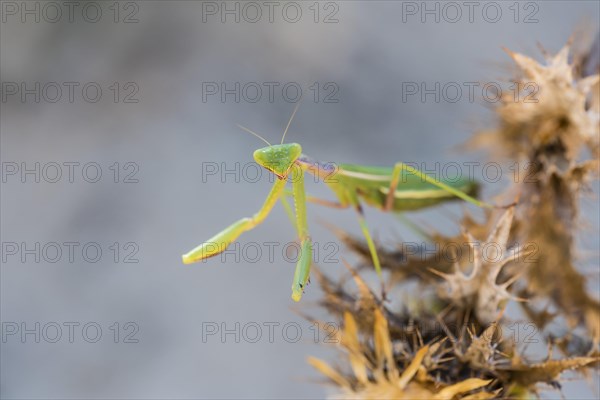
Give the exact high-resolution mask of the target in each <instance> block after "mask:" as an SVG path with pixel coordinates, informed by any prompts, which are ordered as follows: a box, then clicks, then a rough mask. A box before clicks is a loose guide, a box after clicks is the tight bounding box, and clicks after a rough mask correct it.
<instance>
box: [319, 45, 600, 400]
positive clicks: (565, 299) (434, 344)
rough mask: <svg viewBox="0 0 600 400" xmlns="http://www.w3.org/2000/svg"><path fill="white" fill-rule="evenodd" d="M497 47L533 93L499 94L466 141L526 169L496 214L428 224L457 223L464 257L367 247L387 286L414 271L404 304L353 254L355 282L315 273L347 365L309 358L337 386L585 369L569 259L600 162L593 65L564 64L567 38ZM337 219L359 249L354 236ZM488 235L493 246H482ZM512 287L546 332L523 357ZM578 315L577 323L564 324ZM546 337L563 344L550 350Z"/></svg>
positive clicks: (455, 394)
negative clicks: (393, 305)
mask: <svg viewBox="0 0 600 400" xmlns="http://www.w3.org/2000/svg"><path fill="white" fill-rule="evenodd" d="M508 53H509V54H510V56H511V57H512V58H513V60H514V61H515V63H516V64H517V66H518V67H519V68H520V69H521V74H522V76H520V77H519V78H518V81H517V83H518V84H519V87H520V88H522V89H523V90H524V91H526V90H527V87H529V88H531V83H533V84H534V86H535V88H536V92H535V98H536V100H537V101H535V102H526V101H520V102H515V101H514V99H513V98H512V97H511V98H508V97H504V98H503V99H502V102H501V104H500V105H499V106H498V108H497V110H496V111H497V115H498V127H497V129H495V130H493V131H488V132H486V133H484V134H482V135H480V136H479V137H478V139H477V142H478V143H479V144H480V145H483V146H486V147H488V148H489V149H491V153H492V156H494V157H496V158H497V157H500V158H504V159H508V160H512V161H518V162H523V161H524V162H525V164H526V165H528V166H529V168H530V170H529V171H528V174H527V178H528V179H527V180H526V181H525V182H522V183H520V184H519V185H516V187H513V188H510V189H509V192H510V191H512V192H514V190H515V189H516V190H518V192H519V193H520V200H519V204H518V206H517V207H515V208H509V209H508V210H506V211H505V212H504V213H503V215H501V216H500V218H499V219H498V220H497V221H494V219H492V214H491V213H486V220H485V221H484V222H483V223H479V222H477V221H476V220H475V219H473V218H471V217H470V216H469V215H466V216H465V217H464V218H463V220H462V229H463V233H462V234H461V235H460V236H457V237H447V236H443V235H440V234H437V233H435V232H431V233H428V237H429V240H430V241H431V242H432V243H436V244H439V245H440V247H438V248H444V245H446V244H449V243H456V241H458V240H463V241H464V238H465V237H466V239H467V240H468V242H467V243H468V244H469V248H470V254H471V259H469V260H468V261H466V262H465V261H464V260H463V259H460V260H449V259H448V258H447V257H443V256H441V255H440V254H429V255H428V256H426V257H423V256H420V255H414V254H411V255H407V254H405V253H404V252H403V251H401V250H394V251H389V250H386V249H383V248H380V249H378V254H379V256H380V260H381V264H382V267H383V268H384V269H386V270H387V271H389V272H390V275H389V280H388V282H387V285H386V286H387V287H391V288H394V287H402V285H404V283H406V282H407V281H408V280H416V281H417V282H418V283H419V289H418V290H419V292H418V293H414V296H413V299H414V300H412V301H414V302H415V304H416V306H415V307H413V309H411V310H410V311H409V310H408V309H406V308H402V309H401V310H390V309H388V308H386V306H385V305H386V301H385V300H386V297H385V295H383V296H382V297H381V298H378V297H377V296H376V295H375V293H374V292H373V291H371V290H370V289H369V287H368V286H367V284H366V283H365V282H364V281H363V279H362V278H361V276H360V275H359V274H358V272H356V271H354V270H352V268H350V270H351V272H352V276H353V281H354V283H355V284H356V286H357V287H358V293H353V292H351V291H349V290H348V289H347V288H346V287H345V284H344V282H334V281H332V280H331V279H329V278H327V277H326V276H324V275H323V274H321V273H320V272H319V273H318V278H319V282H320V284H321V287H322V289H323V291H324V293H325V297H324V299H323V301H322V302H321V304H322V305H323V306H324V307H325V308H326V309H327V310H328V311H329V312H330V313H332V314H334V315H336V316H337V317H338V318H339V319H342V320H343V321H344V323H343V325H344V329H343V331H341V333H340V338H339V339H340V343H341V347H342V348H343V349H344V351H345V352H346V353H347V360H348V362H347V365H348V367H347V368H344V367H342V368H333V367H331V366H329V365H328V364H327V363H325V362H323V361H321V360H318V359H314V358H311V359H310V363H311V364H312V365H313V366H315V367H316V368H317V369H318V370H319V371H320V372H321V373H323V374H324V375H325V376H327V377H328V378H329V379H330V380H331V381H333V382H334V383H335V384H336V385H337V386H338V387H339V392H338V394H337V396H336V397H343V398H357V399H366V398H374V399H375V398H376V399H380V398H394V399H408V398H411V399H412V398H431V399H436V398H440V399H442V398H444V399H458V398H462V399H490V398H501V399H508V398H510V399H530V398H533V397H536V396H538V393H539V391H540V389H541V387H542V386H541V384H546V385H550V387H552V388H556V389H560V381H559V380H560V377H561V374H562V373H563V372H564V371H569V370H574V371H578V372H583V373H585V372H586V371H587V370H589V369H590V368H593V367H597V366H598V364H599V362H600V357H599V354H600V353H599V351H598V342H599V341H600V302H599V301H598V300H597V299H596V298H595V297H594V296H593V295H591V294H590V293H588V292H587V291H586V286H585V283H586V282H585V277H584V276H583V275H582V274H581V273H580V272H579V271H578V270H577V267H576V261H575V260H576V257H575V254H576V249H575V246H574V238H575V236H576V235H577V234H578V233H579V231H580V224H579V223H578V216H579V200H580V198H581V195H582V193H583V188H585V187H586V185H587V184H588V183H589V182H590V181H591V179H593V178H594V177H597V176H598V171H597V170H598V165H599V164H600V136H599V135H600V124H599V121H600V117H599V116H600V93H599V91H600V78H599V75H598V74H595V75H589V74H588V76H587V77H583V76H582V75H581V74H580V73H579V72H578V71H579V70H582V68H579V69H576V68H575V66H576V65H579V66H581V65H582V63H583V61H582V60H574V61H573V62H569V59H568V55H569V46H565V47H564V48H563V49H562V50H561V51H560V52H559V53H558V54H557V55H555V56H548V57H547V61H546V63H545V64H540V63H538V62H536V61H535V60H533V59H531V58H529V57H527V56H524V55H522V54H518V53H513V52H510V51H508ZM586 68H587V67H586ZM598 68H600V67H596V70H597V69H598ZM587 69H588V70H589V68H587ZM528 85H529V86H528ZM522 94H523V93H522ZM521 98H523V96H521ZM584 148H587V149H588V150H589V155H590V156H589V157H588V158H587V159H584V158H583V156H582V154H583V151H582V150H583V149H584ZM337 233H338V235H339V236H340V237H341V238H342V239H343V240H344V242H345V243H346V244H347V245H348V247H349V248H350V249H352V250H353V251H355V252H356V253H357V254H358V255H360V256H362V257H363V259H364V261H365V263H366V264H368V263H370V259H371V258H370V253H369V250H368V248H367V246H366V244H365V243H363V242H362V241H361V240H358V239H356V238H354V237H352V236H350V235H348V234H346V233H345V232H339V231H338V232H337ZM492 243H493V244H494V247H495V248H496V249H498V252H499V253H500V254H501V257H490V255H489V254H483V253H482V251H481V249H482V248H484V247H486V245H488V244H492ZM529 243H531V244H533V245H534V247H533V248H529V249H528V250H530V251H531V250H537V252H536V255H535V257H527V253H528V251H526V249H525V248H524V247H523V246H522V244H529ZM519 244H521V245H519ZM485 256H487V257H485ZM520 256H523V258H527V260H528V263H523V262H522V261H523V259H520ZM517 271H518V272H517ZM440 278H442V279H440ZM511 285H514V288H513V287H511ZM426 293H431V296H428V295H425V294H426ZM517 296H520V297H526V298H527V299H528V300H529V301H527V302H523V303H522V309H523V311H524V312H525V315H526V316H527V317H529V318H530V319H531V321H532V322H533V323H534V324H535V326H536V327H537V328H538V329H539V332H540V333H541V334H542V337H543V338H544V339H546V340H547V343H548V353H549V354H548V357H547V358H546V359H545V360H544V361H531V360H529V359H528V357H527V356H526V355H525V349H524V348H523V347H519V346H518V343H515V342H514V340H513V339H512V338H508V337H505V336H504V335H503V334H502V332H503V328H504V327H506V323H507V321H506V318H505V317H503V312H504V308H505V305H506V303H507V302H508V301H509V300H511V299H512V300H521V299H520V298H518V297H517ZM557 317H562V318H564V320H566V322H567V328H568V329H569V332H568V333H567V334H564V331H563V334H562V335H556V333H555V332H553V331H552V330H551V328H552V327H551V324H550V322H553V321H555V320H557ZM577 326H582V327H584V328H586V329H587V335H585V334H584V335H579V334H577V333H574V332H571V331H570V330H572V329H573V328H575V327H577ZM555 347H557V348H558V349H560V350H561V351H562V352H563V353H564V354H565V357H564V358H562V359H561V358H553V357H552V353H553V349H554V348H555Z"/></svg>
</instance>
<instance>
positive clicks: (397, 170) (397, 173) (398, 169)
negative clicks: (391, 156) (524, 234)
mask: <svg viewBox="0 0 600 400" xmlns="http://www.w3.org/2000/svg"><path fill="white" fill-rule="evenodd" d="M403 171H407V172H408V173H411V174H414V175H416V176H418V177H419V178H421V179H422V180H424V181H425V182H428V183H431V184H432V185H434V186H437V187H439V188H440V189H443V190H445V191H447V192H448V193H451V194H453V195H455V196H456V197H459V198H461V199H463V200H465V201H467V202H469V203H471V204H475V205H476V206H478V207H485V208H494V206H492V205H491V204H488V203H485V202H483V201H481V200H477V199H476V198H474V197H472V196H469V195H468V194H466V193H465V192H463V191H462V190H459V189H456V188H453V187H451V186H449V185H447V184H445V183H444V182H440V181H439V180H437V179H435V178H433V177H431V176H429V175H427V174H426V173H424V172H421V171H419V170H418V169H416V168H413V167H411V166H410V165H407V164H404V163H402V162H397V163H396V164H395V165H394V169H393V170H392V179H391V181H390V187H389V191H388V193H387V197H386V199H385V204H384V207H383V210H384V211H391V210H392V209H393V206H394V194H395V193H396V188H397V187H398V182H400V177H401V176H402V172H403Z"/></svg>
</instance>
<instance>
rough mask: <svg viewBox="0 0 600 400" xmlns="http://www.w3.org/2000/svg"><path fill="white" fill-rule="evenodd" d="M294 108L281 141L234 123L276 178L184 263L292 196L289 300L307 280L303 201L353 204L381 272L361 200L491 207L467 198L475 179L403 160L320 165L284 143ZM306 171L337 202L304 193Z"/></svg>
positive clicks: (219, 248)
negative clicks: (253, 206)
mask: <svg viewBox="0 0 600 400" xmlns="http://www.w3.org/2000/svg"><path fill="white" fill-rule="evenodd" d="M298 104H299V103H298ZM297 110H298V105H297V106H296V108H295V109H294V111H293V112H292V115H291V117H290V119H289V121H288V123H287V126H286V128H285V130H284V132H283V136H282V138H281V143H280V144H277V145H272V144H271V143H269V142H268V141H267V140H266V139H264V138H263V137H262V136H260V135H259V134H257V133H255V132H253V131H251V130H249V129H247V128H244V127H242V126H239V125H238V126H239V127H240V128H241V129H243V130H245V131H247V132H248V133H250V134H252V135H254V136H256V137H258V138H260V139H261V140H263V141H264V142H265V143H267V145H268V146H267V147H263V148H260V149H258V150H256V151H255V152H254V160H255V161H256V163H257V164H259V165H260V166H262V167H263V168H265V169H267V170H268V171H270V172H272V173H273V174H275V176H276V177H277V178H278V179H276V180H275V182H274V184H273V187H272V188H271V192H270V193H269V194H268V195H267V198H266V199H265V202H264V203H263V205H262V207H261V208H260V210H259V211H258V212H257V213H255V214H254V215H253V216H252V217H246V218H242V219H240V220H238V221H236V222H234V223H233V224H231V225H230V226H229V227H227V228H225V229H224V230H222V231H221V232H219V233H217V234H216V235H215V236H213V237H212V238H210V239H208V240H207V241H206V242H204V243H202V244H201V245H199V246H197V247H196V248H194V249H193V250H191V251H190V252H188V253H186V254H184V255H183V256H182V260H183V263H184V264H191V263H194V262H197V261H200V260H203V259H206V258H209V257H213V256H215V255H218V254H220V253H222V252H223V251H225V249H226V248H227V247H228V246H229V245H230V244H231V243H232V242H234V241H235V240H236V239H237V238H238V237H239V236H240V235H241V234H242V233H244V232H246V231H249V230H251V229H253V228H255V227H256V226H257V225H259V224H260V223H262V222H263V221H264V220H265V218H266V217H267V216H268V215H269V213H270V212H271V210H272V209H273V207H274V206H275V204H276V203H277V201H278V200H279V199H281V200H282V201H284V205H287V202H285V198H286V196H288V195H291V196H292V197H293V199H294V205H295V219H294V220H293V222H294V225H295V228H296V230H297V234H298V239H299V241H300V253H299V257H298V261H297V264H296V269H295V272H294V279H293V281H292V299H293V300H294V301H300V299H301V298H302V295H303V293H304V289H305V287H306V285H307V283H308V280H309V274H310V267H311V261H312V242H311V237H310V234H309V231H308V225H307V222H306V203H307V201H310V202H314V203H318V204H321V205H325V206H330V207H335V208H348V207H352V208H354V209H355V210H356V212H357V215H358V222H359V225H360V228H361V231H362V233H363V235H364V237H365V239H366V243H367V246H368V248H369V251H370V254H371V258H372V261H373V265H374V267H375V270H376V271H377V274H378V275H379V276H380V277H381V264H380V262H379V257H378V255H377V251H376V247H375V244H374V242H373V239H372V237H371V234H370V233H369V228H368V227H367V224H366V221H365V218H364V215H363V208H362V205H361V200H362V201H363V202H364V203H366V204H368V205H369V206H372V207H375V208H378V209H380V210H382V211H387V212H394V211H396V212H399V211H407V210H418V209H422V208H425V207H429V206H433V205H436V204H439V203H441V202H445V201H448V200H452V199H457V198H460V199H463V200H465V201H467V202H469V203H472V204H475V205H477V206H480V207H494V206H491V205H489V204H487V203H485V202H482V201H480V200H477V199H476V198H474V197H472V195H474V194H475V192H476V190H477V183H476V182H474V181H471V180H467V179H457V180H452V181H449V180H447V181H443V180H438V179H435V178H433V177H431V176H429V175H427V174H425V173H423V172H421V171H419V170H418V169H416V168H413V167H411V166H409V165H406V164H404V163H402V162H398V163H396V164H395V165H394V167H392V168H385V167H371V166H363V165H356V164H339V165H337V166H332V165H331V164H326V165H322V164H320V163H318V162H316V161H314V160H312V159H311V158H310V157H308V156H306V155H304V154H302V147H301V146H300V145H299V144H298V143H285V144H284V143H283V142H284V139H285V136H286V134H287V131H288V129H289V127H290V124H291V122H292V120H293V118H294V115H295V114H296V111H297ZM306 173H309V174H312V175H314V176H316V177H318V178H320V179H323V182H324V183H325V184H327V185H328V186H329V188H330V189H331V190H332V191H333V193H334V194H335V196H336V197H337V202H334V201H329V200H324V199H319V198H313V197H311V196H307V194H306V192H305V190H304V175H305V174H306ZM288 178H292V179H290V180H291V184H292V191H291V194H290V193H289V191H287V190H286V184H287V183H288ZM288 208H289V207H288Z"/></svg>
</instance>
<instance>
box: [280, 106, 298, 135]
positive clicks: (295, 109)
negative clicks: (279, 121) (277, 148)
mask: <svg viewBox="0 0 600 400" xmlns="http://www.w3.org/2000/svg"><path fill="white" fill-rule="evenodd" d="M301 102H302V97H300V100H298V104H296V107H294V112H292V116H291V117H290V120H289V121H288V123H287V126H286V127H285V131H283V136H282V137H281V143H280V144H283V139H285V135H286V133H287V131H288V129H290V125H291V124H292V120H293V119H294V115H296V111H298V108H300V103H301Z"/></svg>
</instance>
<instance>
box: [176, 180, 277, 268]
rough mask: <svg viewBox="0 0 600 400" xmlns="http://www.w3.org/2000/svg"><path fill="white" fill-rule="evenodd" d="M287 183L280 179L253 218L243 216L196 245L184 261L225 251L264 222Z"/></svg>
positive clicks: (186, 262)
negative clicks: (244, 234) (241, 236)
mask: <svg viewBox="0 0 600 400" xmlns="http://www.w3.org/2000/svg"><path fill="white" fill-rule="evenodd" d="M285 184H286V180H285V179H278V180H277V181H276V182H275V184H274V185H273V188H272V189H271V192H270V193H269V195H268V196H267V198H266V200H265V202H264V204H263V206H262V208H261V209H260V210H259V211H258V212H257V213H256V214H254V215H253V216H252V217H251V218H242V219H240V220H239V221H237V222H234V223H233V224H231V225H230V226H229V227H227V228H225V229H224V230H222V231H221V232H219V233H217V234H216V235H215V236H213V237H212V238H210V239H208V240H207V241H206V242H204V243H202V244H201V245H200V246H198V247H196V248H195V249H193V250H192V251H190V252H189V253H186V254H184V255H183V256H182V259H183V263H184V264H191V263H194V262H196V261H200V260H203V259H205V258H208V257H212V256H215V255H217V254H220V253H222V252H223V251H225V249H226V248H227V246H229V245H230V244H231V243H232V242H233V241H234V240H235V239H237V238H238V236H240V235H241V234H242V233H244V232H246V231H249V230H250V229H252V228H254V227H255V226H256V225H258V224H260V223H261V222H263V221H264V219H265V218H266V217H267V215H269V213H270V212H271V210H272V209H273V206H274V205H275V203H276V202H277V199H279V197H280V196H281V193H282V192H283V189H284V188H285Z"/></svg>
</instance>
